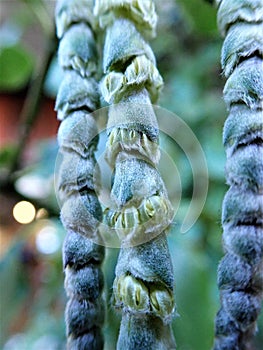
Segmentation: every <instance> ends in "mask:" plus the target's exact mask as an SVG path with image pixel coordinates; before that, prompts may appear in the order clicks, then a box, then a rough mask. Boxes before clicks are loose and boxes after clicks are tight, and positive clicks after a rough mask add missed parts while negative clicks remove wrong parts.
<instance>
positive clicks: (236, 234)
mask: <svg viewBox="0 0 263 350" xmlns="http://www.w3.org/2000/svg"><path fill="white" fill-rule="evenodd" d="M262 19H263V1H261V0H255V1H254V0H253V1H252V0H245V1H239V0H232V1H226V0H222V2H221V4H220V6H219V10H218V25H219V29H220V30H221V32H222V33H223V34H224V35H225V34H226V32H228V34H227V37H226V39H225V41H224V44H223V49H222V61H221V62H222V67H223V69H224V73H225V76H226V77H228V80H227V82H226V85H225V88H224V99H225V102H226V105H227V108H228V110H229V116H228V118H227V120H226V122H225V126H224V133H223V142H224V146H225V150H226V155H227V161H226V169H225V170H226V180H227V184H228V185H229V186H230V188H229V190H228V192H227V193H226V195H225V198H224V201H223V207H222V225H223V244H224V248H225V251H226V255H225V256H224V258H223V259H222V260H221V262H220V264H219V267H218V287H219V289H220V295H221V308H220V310H219V312H218V313H217V316H216V321H215V336H216V337H215V343H214V350H226V349H227V350H249V349H251V346H252V339H253V335H254V333H255V331H256V321H257V318H258V315H259V313H260V310H261V305H262V293H263V187H262V186H263V164H262V158H263V117H262V116H263V110H262V106H263V61H262Z"/></svg>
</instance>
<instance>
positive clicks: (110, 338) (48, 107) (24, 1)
mask: <svg viewBox="0 0 263 350" xmlns="http://www.w3.org/2000/svg"><path fill="white" fill-rule="evenodd" d="M54 5H55V2H54V1H44V0H11V1H10V0H5V1H3V0H0V190H1V192H0V234H1V238H0V258H1V261H0V307H1V308H0V327H1V334H0V348H1V349H3V350H42V349H43V350H46V349H48V350H60V349H65V326H64V308H65V303H66V296H65V293H64V288H63V279H64V276H63V269H62V262H61V248H62V243H63V238H64V235H65V232H64V230H63V228H62V226H61V224H60V221H59V206H58V204H57V200H56V196H55V191H54V168H55V162H56V155H57V152H58V147H57V143H56V132H57V129H58V121H57V120H56V113H55V112H54V101H55V96H56V92H57V88H58V85H59V83H60V81H61V77H62V72H61V71H60V69H59V67H58V65H57V60H56V47H57V41H56V37H55V27H54V19H53V17H54V16H53V13H54ZM157 7H158V14H159V24H158V31H157V33H158V35H157V37H156V38H155V39H154V40H153V41H152V43H151V45H152V47H153V50H154V52H155V53H156V57H157V62H158V67H159V70H160V72H161V74H162V75H163V77H164V81H165V86H164V89H163V92H162V96H161V98H160V101H159V105H160V106H162V107H163V108H166V109H167V110H169V111H171V112H173V113H175V114H177V115H178V116H180V118H182V119H183V120H184V121H185V122H186V123H187V124H188V126H190V128H191V129H192V130H193V132H194V133H195V135H196V137H197V138H198V140H199V142H200V144H201V146H202V148H203V151H204V153H205V157H206V161H207V165H208V171H209V189H208V195H207V199H206V203H205V206H204V208H203V211H202V214H201V215H200V217H199V219H198V220H197V222H196V223H195V225H194V226H193V227H192V228H191V230H190V231H188V232H187V233H185V234H181V233H180V232H179V229H178V228H179V226H180V223H181V222H182V220H183V218H184V216H185V213H186V210H187V208H188V206H189V202H190V200H191V197H192V188H193V185H192V172H191V165H190V164H189V162H188V160H187V157H186V156H185V154H183V153H182V151H181V150H180V148H179V147H178V149H173V151H172V152H173V154H172V155H173V159H174V161H175V163H176V165H177V169H178V172H179V175H180V179H181V185H182V199H181V202H180V207H179V210H178V212H177V215H176V217H175V221H174V223H173V225H172V229H171V232H170V234H169V235H168V240H169V245H170V251H171V255H172V260H173V264H174V271H175V280H176V303H177V306H178V310H177V311H178V314H179V317H177V318H176V319H175V320H174V322H173V329H174V334H175V337H176V341H177V345H178V349H180V350H205V349H210V348H211V346H212V343H213V327H214V325H213V323H214V317H215V314H216V311H217V310H218V308H219V295H218V290H217V286H216V272H217V265H218V262H219V260H220V259H221V257H222V255H223V248H222V245H221V234H222V230H221V225H220V216H221V203H222V199H223V196H224V193H225V191H226V189H227V186H226V185H225V179H224V163H225V155H224V150H223V146H222V140H221V134H222V128H223V123H224V120H225V118H226V110H225V106H224V102H223V99H222V89H223V85H224V79H223V77H222V75H221V68H220V49H221V45H222V39H221V38H220V36H219V34H218V32H217V28H216V11H215V9H214V8H213V7H211V6H210V5H209V4H208V3H206V2H205V1H203V0H188V1H184V0H177V1H174V0H165V1H157ZM163 145H164V147H165V140H164V141H163ZM167 147H169V145H167ZM160 170H161V172H163V173H165V169H160ZM165 180H166V181H167V182H169V183H170V184H172V183H173V181H175V176H174V174H172V173H171V174H169V176H168V177H167V176H166V179H165ZM175 186H176V184H175ZM117 255H118V250H117V249H114V248H111V249H108V250H107V256H106V263H105V264H104V267H103V269H104V273H105V280H106V287H105V298H106V299H107V303H108V305H109V304H110V302H109V299H110V296H111V286H112V281H113V278H114V267H115V264H116V258H117ZM109 310H110V308H109ZM119 321H120V318H119V315H116V314H115V313H113V312H109V313H108V315H107V319H106V322H105V338H106V345H105V349H107V350H113V349H114V348H115V342H116V338H117V332H118V327H119ZM262 343H263V317H262V316H261V318H260V320H259V331H258V333H257V337H256V340H255V348H254V349H255V350H259V349H260V344H262Z"/></svg>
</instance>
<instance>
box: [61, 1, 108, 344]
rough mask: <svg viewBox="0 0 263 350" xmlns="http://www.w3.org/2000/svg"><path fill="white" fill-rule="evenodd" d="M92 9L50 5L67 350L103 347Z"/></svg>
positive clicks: (77, 4)
mask: <svg viewBox="0 0 263 350" xmlns="http://www.w3.org/2000/svg"><path fill="white" fill-rule="evenodd" d="M92 8H93V1H92V0H81V1H80V0H71V1H70V0H60V1H57V6H56V26H57V35H58V38H59V39H60V43H59V49H58V59H59V63H60V65H61V67H62V68H63V69H64V79H63V81H62V82H61V85H60V88H59V91H58V95H57V100H56V110H57V112H58V119H60V120H61V124H60V128H59V131H58V143H59V146H60V155H61V156H62V160H61V164H60V167H59V169H58V179H57V189H58V191H57V194H58V197H59V200H60V202H61V204H62V209H61V220H62V223H63V225H64V227H65V229H66V230H67V235H66V238H65V241H64V245H63V265H64V269H65V289H66V293H67V296H68V298H69V301H68V303H67V307H66V311H65V320H66V331H67V348H68V349H69V350H85V349H86V350H101V349H103V344H104V341H103V335H102V330H101V328H102V326H103V322H104V313H105V311H104V303H103V300H102V290H103V274H102V270H101V264H102V261H103V259H104V247H103V246H102V245H97V244H95V243H94V240H96V242H102V241H101V240H100V239H99V232H98V225H99V222H100V221H101V219H102V210H101V206H100V204H99V201H98V198H97V195H96V188H95V185H94V181H93V178H94V171H95V170H94V169H95V166H96V160H95V156H94V151H95V149H96V146H97V142H98V139H97V136H96V135H97V126H96V121H95V120H94V118H93V116H92V115H91V114H90V112H92V111H94V110H96V109H97V108H98V107H99V93H98V86H97V81H96V79H95V73H96V71H97V60H98V54H97V49H96V44H95V40H94V35H93V32H92V19H93V15H92ZM96 168H97V167H96ZM97 171H98V170H97ZM98 175H99V174H96V176H95V178H97V177H98ZM91 239H92V240H91Z"/></svg>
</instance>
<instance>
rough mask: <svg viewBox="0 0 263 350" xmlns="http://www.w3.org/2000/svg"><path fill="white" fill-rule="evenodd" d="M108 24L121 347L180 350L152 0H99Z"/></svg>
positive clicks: (107, 95)
mask: <svg viewBox="0 0 263 350" xmlns="http://www.w3.org/2000/svg"><path fill="white" fill-rule="evenodd" d="M94 11H95V14H96V15H97V17H98V22H99V25H100V27H101V28H102V29H103V30H105V32H106V35H105V43H104V52H103V69H104V74H105V76H104V78H103V79H102V82H101V92H102V95H103V97H104V99H105V100H106V101H107V102H108V103H110V107H109V119H108V126H107V130H108V142H107V146H106V148H107V149H106V159H107V161H108V163H109V164H110V166H111V167H112V168H113V169H114V178H113V184H112V189H111V198H112V201H113V203H114V206H115V207H113V208H108V209H106V211H105V220H106V222H107V223H108V225H110V226H112V227H113V228H114V229H115V230H116V233H117V234H118V236H119V239H120V242H121V250H120V254H119V258H118V262H117V266H116V278H115V281H114V284H113V299H112V301H113V304H114V305H115V307H116V308H117V309H118V310H120V312H121V314H122V320H121V326H120V333H119V338H118V343H117V349H119V350H123V349H133V350H135V349H138V350H139V349H140V350H144V349H145V350H146V349H147V350H148V349H156V350H157V349H158V350H159V349H163V350H164V349H175V342H174V338H173V335H172V331H171V320H172V317H173V314H174V311H175V303H174V296H173V293H174V278H173V268H172V263H171V258H170V255H169V250H168V245H167V240H166V231H167V229H168V227H169V224H170V223H171V221H172V217H173V209H172V206H171V204H170V201H169V199H168V195H167V191H166V188H165V185H164V183H163V181H162V179H161V176H160V173H159V172H158V170H157V165H158V161H159V156H160V151H159V147H158V138H159V130H158V124H157V120H156V116H155V113H154V109H153V107H152V103H154V102H155V101H156V100H157V98H158V94H159V91H160V89H161V87H162V85H163V81H162V78H161V76H160V74H159V72H158V70H157V68H156V62H155V57H154V54H153V52H152V50H151V48H150V46H149V44H148V43H147V41H146V38H148V37H150V36H151V35H154V32H155V26H156V20H157V16H156V13H155V8H154V3H153V1H151V0H146V1H145V0H143V1H140V0H129V1H128V0H121V1H120V0H111V1H107V0H97V1H95V9H94Z"/></svg>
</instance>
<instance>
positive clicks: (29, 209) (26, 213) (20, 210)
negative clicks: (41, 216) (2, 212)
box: [13, 201, 36, 224]
mask: <svg viewBox="0 0 263 350" xmlns="http://www.w3.org/2000/svg"><path fill="white" fill-rule="evenodd" d="M35 215H36V209H35V207H34V205H33V204H32V203H30V202H27V201H21V202H18V203H16V205H15V206H14V208H13V216H14V218H15V220H16V221H17V222H19V223H20V224H29V223H30V222H32V221H33V220H34V218H35Z"/></svg>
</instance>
